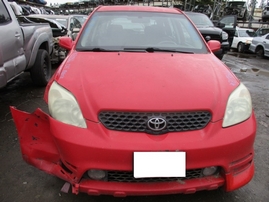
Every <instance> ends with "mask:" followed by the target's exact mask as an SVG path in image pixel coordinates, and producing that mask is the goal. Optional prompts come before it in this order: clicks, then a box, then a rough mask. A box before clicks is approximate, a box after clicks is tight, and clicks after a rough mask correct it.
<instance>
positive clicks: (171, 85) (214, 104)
mask: <svg viewBox="0 0 269 202" xmlns="http://www.w3.org/2000/svg"><path fill="white" fill-rule="evenodd" d="M54 79H55V80H56V81H57V82H58V83H59V84H60V85H62V86H64V87H65V88H66V89H68V90H69V91H70V92H72V93H73V95H74V96H75V97H76V99H77V101H78V103H79V105H80V107H81V110H82V113H83V115H84V117H85V118H86V119H88V120H91V121H96V122H98V113H99V112H100V111H102V110H113V111H182V110H183V111H189V110H209V111H211V112H212V113H213V112H214V114H213V116H212V121H217V120H220V119H222V118H223V116H224V113H225V107H226V103H227V100H228V97H229V95H230V93H231V92H232V91H233V90H234V89H235V88H236V87H237V86H238V85H239V80H238V79H237V78H236V77H235V76H234V74H233V73H232V72H231V71H230V69H229V68H228V67H226V66H225V65H224V64H223V63H222V62H221V61H220V60H219V59H217V58H216V57H215V56H214V55H213V54H179V53H160V52H155V53H137V52H135V53H134V52H105V53H104V52H76V51H74V52H72V53H71V54H70V55H69V57H68V58H67V60H66V61H65V63H63V64H62V66H61V68H59V70H58V72H57V73H56V74H55V76H54Z"/></svg>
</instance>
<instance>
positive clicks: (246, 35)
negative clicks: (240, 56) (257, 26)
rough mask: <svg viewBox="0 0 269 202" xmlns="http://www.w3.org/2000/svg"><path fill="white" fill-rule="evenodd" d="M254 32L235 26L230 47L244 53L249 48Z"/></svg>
mask: <svg viewBox="0 0 269 202" xmlns="http://www.w3.org/2000/svg"><path fill="white" fill-rule="evenodd" d="M254 34H255V32H254V30H253V29H248V28H240V27H236V30H235V34H234V37H233V41H232V44H231V48H232V49H236V50H237V51H238V52H239V53H244V52H245V51H247V50H248V49H249V46H250V44H251V41H252V39H253V36H254Z"/></svg>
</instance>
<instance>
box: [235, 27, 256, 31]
mask: <svg viewBox="0 0 269 202" xmlns="http://www.w3.org/2000/svg"><path fill="white" fill-rule="evenodd" d="M236 29H237V30H249V31H254V29H251V28H244V27H236Z"/></svg>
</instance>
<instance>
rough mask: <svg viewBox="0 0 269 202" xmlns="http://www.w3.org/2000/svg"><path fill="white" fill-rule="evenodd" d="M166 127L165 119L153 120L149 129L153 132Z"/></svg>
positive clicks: (149, 123)
mask: <svg viewBox="0 0 269 202" xmlns="http://www.w3.org/2000/svg"><path fill="white" fill-rule="evenodd" d="M165 127H166V120H165V119H163V118H160V117H159V118H151V119H149V120H148V128H149V129H151V130H153V131H161V130H163V129H164V128H165Z"/></svg>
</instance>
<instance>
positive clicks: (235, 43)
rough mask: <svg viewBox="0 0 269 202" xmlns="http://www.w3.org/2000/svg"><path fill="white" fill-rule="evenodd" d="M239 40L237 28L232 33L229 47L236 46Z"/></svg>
mask: <svg viewBox="0 0 269 202" xmlns="http://www.w3.org/2000/svg"><path fill="white" fill-rule="evenodd" d="M239 41H240V38H239V34H238V30H236V31H235V33H234V37H233V41H232V45H231V48H237V45H238V42H239Z"/></svg>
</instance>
